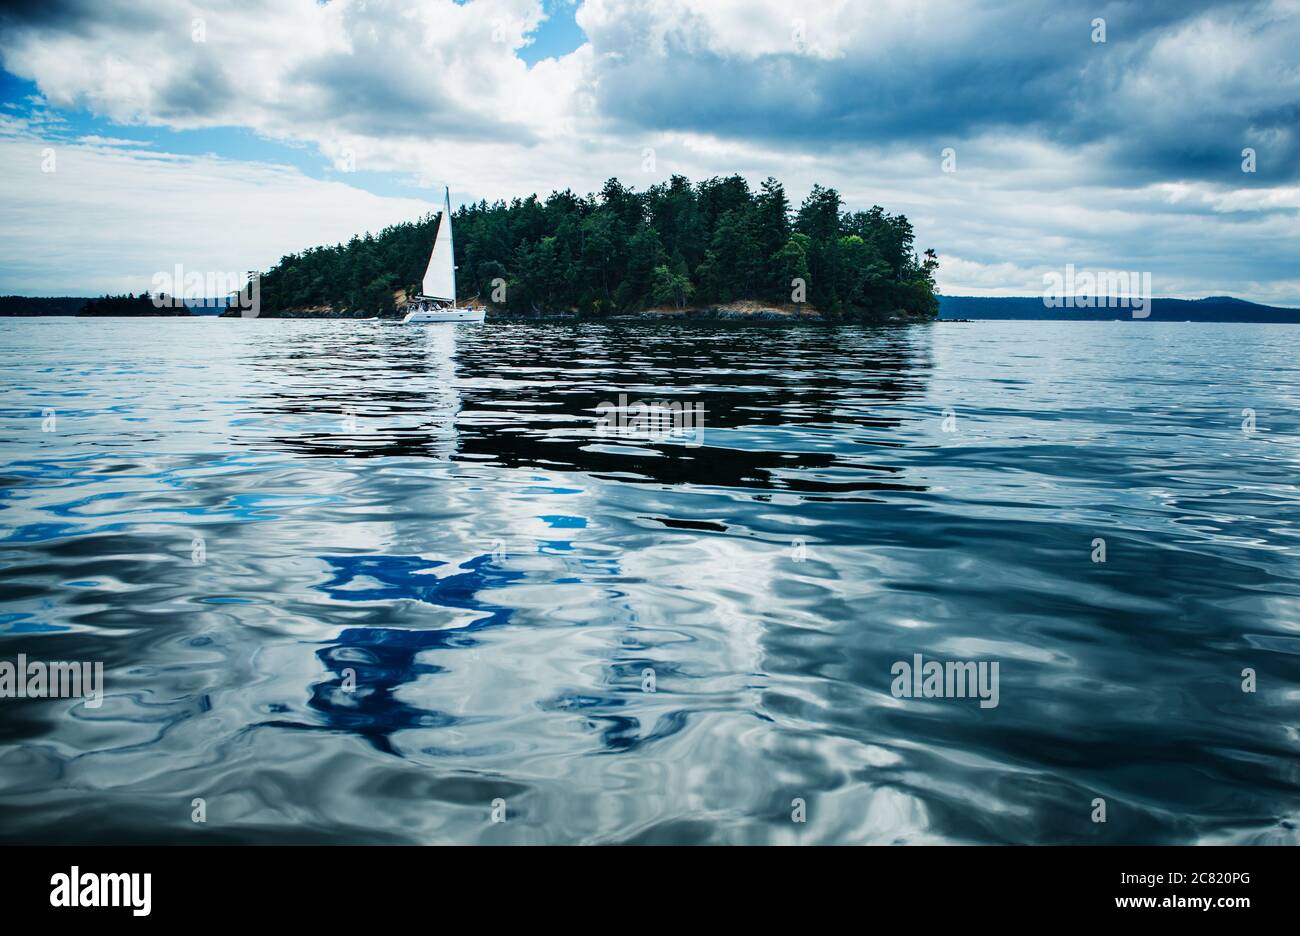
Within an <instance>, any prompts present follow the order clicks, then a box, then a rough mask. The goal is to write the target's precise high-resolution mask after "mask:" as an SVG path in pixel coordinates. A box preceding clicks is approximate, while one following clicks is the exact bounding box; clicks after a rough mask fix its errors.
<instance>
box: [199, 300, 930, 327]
mask: <svg viewBox="0 0 1300 936" xmlns="http://www.w3.org/2000/svg"><path fill="white" fill-rule="evenodd" d="M241 315H242V313H241V311H240V310H239V309H230V310H228V311H226V312H223V313H222V317H223V318H239V317H241ZM258 317H259V318H291V319H352V320H364V319H376V318H379V319H385V320H398V319H400V318H401V315H400V314H399V313H395V312H394V313H390V314H386V315H379V316H376V315H374V314H372V313H368V312H351V311H336V310H334V309H330V308H327V307H317V308H310V309H284V310H280V311H277V312H270V313H264V314H262V315H261V316H258ZM487 321H489V322H629V321H634V322H700V323H708V322H764V323H779V324H830V323H843V324H889V323H896V324H903V323H907V322H920V321H929V319H922V318H918V317H915V316H910V315H908V314H907V313H906V312H904V311H902V310H901V309H899V310H894V311H892V312H887V313H879V312H865V311H859V312H853V313H848V314H845V315H842V316H831V315H827V314H825V313H823V312H822V311H821V310H819V309H816V308H813V307H812V306H808V305H802V306H796V305H787V306H780V305H773V304H769V303H760V302H748V301H746V302H732V303H727V304H725V305H708V306H690V307H686V308H682V309H675V308H661V309H646V310H643V311H641V312H632V313H624V314H620V315H611V316H587V315H582V314H581V313H580V312H578V310H576V309H565V310H559V311H555V312H539V313H536V314H520V313H517V312H504V311H502V312H498V311H496V310H494V309H492V308H491V307H490V306H489V307H488V311H487Z"/></svg>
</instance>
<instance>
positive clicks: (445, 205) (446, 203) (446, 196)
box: [442, 185, 456, 309]
mask: <svg viewBox="0 0 1300 936" xmlns="http://www.w3.org/2000/svg"><path fill="white" fill-rule="evenodd" d="M442 210H443V211H445V212H447V246H448V247H451V246H452V244H454V243H455V242H454V241H453V240H452V236H451V189H450V188H448V187H447V186H445V185H444V186H443V187H442ZM451 307H452V308H453V309H454V308H456V250H455V248H454V247H453V248H452V251H451Z"/></svg>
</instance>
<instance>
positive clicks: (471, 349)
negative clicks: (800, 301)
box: [246, 325, 931, 498]
mask: <svg viewBox="0 0 1300 936" xmlns="http://www.w3.org/2000/svg"><path fill="white" fill-rule="evenodd" d="M375 336H379V337H375ZM330 355H333V357H332V358H331V359H329V360H323V358H326V357H329V356H330ZM254 366H255V367H265V368H272V369H274V370H275V373H276V374H277V380H276V382H275V385H274V386H273V387H272V388H271V389H270V390H269V392H265V393H263V394H260V395H258V396H257V397H256V398H255V401H254V404H253V406H252V407H251V412H252V414H254V415H256V416H267V417H270V419H269V423H270V426H269V427H268V426H266V425H265V424H264V423H263V421H261V420H254V423H255V426H254V428H253V429H250V431H249V432H248V434H247V439H246V441H247V442H248V444H251V445H255V446H257V447H259V448H267V449H274V450H277V451H283V452H289V453H293V454H299V455H323V456H335V457H349V458H373V457H381V456H394V457H433V458H441V459H446V458H452V459H455V460H460V461H472V462H475V463H478V464H484V465H492V466H499V467H504V468H528V469H538V470H542V471H580V472H584V473H587V474H592V475H597V476H600V477H603V478H611V479H618V480H623V481H628V482H632V483H636V482H653V483H659V484H693V485H714V486H724V487H743V488H746V489H764V488H767V489H772V490H783V491H791V492H795V493H801V494H804V495H807V496H810V497H814V498H815V497H818V496H825V497H834V496H836V495H840V494H844V493H850V492H853V491H882V490H916V488H914V487H911V486H909V485H908V484H906V483H905V482H904V481H903V478H902V474H903V469H902V468H901V467H899V466H896V465H891V464H887V463H884V462H883V461H882V460H879V459H877V460H871V459H869V458H865V457H863V456H862V455H861V454H859V453H855V452H851V451H846V450H845V444H844V443H843V441H841V443H840V444H839V445H838V446H837V449H836V450H834V451H831V450H820V451H801V450H798V449H793V448H791V449H787V448H786V447H784V446H783V445H782V444H781V443H782V440H781V438H780V437H779V435H778V434H776V433H773V432H768V431H767V430H780V429H785V428H793V429H802V430H807V429H817V428H819V427H825V428H832V427H833V428H835V429H836V430H837V431H838V432H839V433H840V434H841V436H842V435H843V433H844V431H845V429H846V428H848V429H849V430H850V431H851V430H852V429H855V428H860V429H862V430H864V432H863V437H862V438H860V439H856V440H854V442H855V443H856V444H858V445H860V446H862V447H863V448H864V449H865V450H870V449H873V448H874V449H888V448H889V447H890V446H891V445H893V444H894V443H892V442H891V441H890V440H889V439H887V438H884V439H882V438H881V433H880V430H889V429H892V428H895V427H897V426H898V425H900V423H901V420H900V419H899V417H897V416H896V415H894V413H893V412H892V408H893V407H894V406H896V405H898V404H902V403H907V402H913V401H917V400H919V399H921V398H922V396H923V394H924V391H925V386H926V382H927V380H928V377H929V372H930V368H931V363H930V357H929V330H928V329H925V328H898V329H879V330H865V329H829V328H815V327H801V328H744V329H734V330H710V329H703V328H701V329H692V328H682V327H680V326H675V327H672V328H656V327H651V326H639V327H638V326H634V327H629V328H619V327H615V326H608V325H592V326H587V327H585V328H584V327H583V326H552V327H540V326H530V327H528V328H520V327H517V326H509V325H498V326H495V327H486V328H478V329H464V330H457V329H455V328H454V327H447V326H433V327H429V328H424V329H413V328H411V327H410V326H405V327H403V326H398V325H389V326H384V327H382V328H378V329H375V330H374V334H373V335H372V336H371V338H370V340H368V341H365V342H357V343H349V342H347V341H336V342H335V343H333V344H332V345H329V346H326V347H325V348H323V349H317V348H315V347H313V348H311V349H309V350H304V351H303V352H302V353H298V352H294V353H292V354H290V355H288V356H268V357H266V358H265V359H260V360H258V361H256V362H254ZM620 394H626V395H627V397H628V399H629V400H632V401H644V402H650V401H664V402H673V401H677V402H685V403H700V404H702V405H703V407H704V410H705V415H704V437H703V438H704V445H703V446H702V447H691V446H687V445H684V444H682V442H681V440H660V441H655V440H647V439H644V438H624V437H620V436H618V435H615V434H608V435H602V434H601V433H600V432H599V431H598V428H597V425H596V422H597V419H598V417H599V414H600V410H599V409H598V408H599V407H600V406H601V404H602V403H603V404H610V403H613V402H615V401H617V400H618V397H619V395H620ZM348 409H351V410H353V411H355V423H356V427H357V428H356V430H355V431H351V430H349V429H347V428H346V417H345V415H344V414H345V410H348ZM285 417H289V419H288V420H287V421H286V419H285ZM313 418H314V419H315V420H316V421H315V422H314V423H312V422H311V420H312V419H313ZM294 419H298V420H299V421H300V422H299V423H298V424H297V425H298V426H299V427H300V428H299V429H298V431H290V432H285V431H284V430H285V429H286V428H287V429H290V430H292V429H294V428H295V423H294ZM720 430H744V437H743V438H742V437H739V436H738V435H737V434H735V433H731V434H727V435H724V434H721V433H720V432H719V431H720ZM710 432H713V433H714V435H713V437H712V438H710ZM772 435H775V436H776V437H774V438H771V439H770V440H769V439H765V438H764V437H765V436H772ZM800 443H802V444H806V440H800Z"/></svg>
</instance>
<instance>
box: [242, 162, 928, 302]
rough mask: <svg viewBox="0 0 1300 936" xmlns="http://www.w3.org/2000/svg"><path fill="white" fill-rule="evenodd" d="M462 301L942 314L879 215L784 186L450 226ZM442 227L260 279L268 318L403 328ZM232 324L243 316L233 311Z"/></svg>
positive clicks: (475, 219)
mask: <svg viewBox="0 0 1300 936" xmlns="http://www.w3.org/2000/svg"><path fill="white" fill-rule="evenodd" d="M452 222H453V227H454V231H455V235H454V237H453V244H454V247H455V261H456V265H457V269H458V273H457V292H458V299H460V300H461V301H469V300H473V301H475V302H476V303H478V304H482V305H485V306H486V307H487V308H488V309H489V311H490V313H492V314H498V315H524V316H533V315H576V316H581V317H594V318H604V317H609V316H614V315H626V314H636V313H645V312H646V311H647V310H656V311H659V312H673V311H677V312H692V313H697V314H698V313H705V314H707V313H710V312H712V313H717V312H719V310H722V311H723V312H725V311H726V310H727V309H728V308H732V309H735V308H744V309H749V310H754V309H760V310H761V309H767V310H770V311H772V312H773V313H776V314H798V313H804V314H807V315H815V316H817V317H819V318H822V319H827V320H832V321H835V320H864V319H882V318H895V319H928V318H933V317H934V316H935V315H937V313H938V301H937V299H936V297H935V292H934V289H935V283H934V271H935V269H936V267H937V266H938V260H937V259H936V257H935V254H934V251H932V250H926V251H925V252H924V254H923V255H919V256H918V254H917V253H916V250H915V246H914V240H915V237H914V234H913V231H912V225H911V223H910V222H909V221H908V220H907V218H906V217H905V216H903V215H901V214H899V215H891V214H888V213H887V212H885V211H884V209H882V208H880V207H879V206H876V207H873V208H871V209H870V210H868V211H853V212H849V211H846V210H845V207H844V203H843V200H842V199H841V197H840V195H839V193H838V192H837V191H836V190H835V189H832V188H824V187H822V186H820V185H815V186H814V187H813V189H812V191H811V192H810V193H809V195H808V197H807V198H805V199H804V201H803V203H802V204H801V205H800V207H799V208H798V210H797V211H796V210H794V209H793V208H792V206H791V204H790V202H789V199H788V198H787V197H786V193H785V189H784V187H783V186H782V185H781V183H779V182H777V181H776V180H775V179H771V178H769V179H768V180H767V181H765V182H763V183H762V185H761V186H760V187H759V188H758V190H757V191H755V190H752V189H751V188H750V186H749V184H748V183H747V182H746V181H745V179H743V178H742V177H740V176H738V175H733V176H729V177H726V178H712V179H707V180H705V181H703V182H699V183H695V184H692V183H691V182H690V181H689V180H688V179H686V178H685V177H683V176H673V177H672V178H671V179H670V180H669V181H667V182H664V183H660V184H657V185H653V186H650V187H649V188H648V189H646V190H645V191H643V192H637V191H634V190H632V189H630V188H628V187H626V186H624V185H623V183H621V182H620V181H618V179H610V180H609V181H608V182H606V183H605V186H604V187H603V188H602V189H601V191H600V193H599V194H592V195H587V196H586V197H581V196H578V195H575V194H574V193H573V192H572V191H569V190H565V191H563V192H552V193H551V195H550V196H548V197H547V198H546V199H545V200H542V199H539V198H538V197H537V196H536V195H531V196H529V197H528V198H522V199H521V198H516V199H513V200H512V201H510V202H509V203H507V202H505V201H497V202H494V203H492V204H488V203H487V202H486V201H480V202H479V203H477V204H473V205H464V206H462V207H460V208H459V209H457V210H456V211H455V212H454V213H453V214H452ZM436 228H437V215H436V214H432V213H431V214H428V215H426V216H424V217H423V218H421V219H420V220H419V221H416V222H411V223H403V224H397V225H393V226H391V227H388V228H385V229H384V230H383V231H381V232H380V233H379V234H378V235H372V234H369V233H367V234H366V235H365V236H364V237H360V236H358V237H353V238H352V240H350V241H349V242H348V243H347V244H339V245H337V246H333V247H313V248H309V249H307V250H305V251H303V252H302V253H299V254H292V255H290V256H287V257H284V258H282V259H281V260H280V262H279V263H278V264H276V265H275V266H274V267H273V268H272V269H270V270H268V271H267V272H266V273H264V274H262V276H261V281H260V289H261V315H262V316H264V317H275V316H278V315H323V316H336V315H348V314H361V315H381V316H383V315H392V314H395V313H396V305H397V304H398V303H400V302H401V301H402V300H403V299H404V297H405V296H407V295H414V294H415V293H416V292H417V291H418V284H419V282H420V279H421V277H422V276H423V274H424V269H425V265H426V264H427V263H428V259H429V250H430V247H431V245H432V243H433V238H434V232H435V230H436ZM226 314H228V315H238V314H239V312H238V311H237V310H231V311H230V312H228V313H226Z"/></svg>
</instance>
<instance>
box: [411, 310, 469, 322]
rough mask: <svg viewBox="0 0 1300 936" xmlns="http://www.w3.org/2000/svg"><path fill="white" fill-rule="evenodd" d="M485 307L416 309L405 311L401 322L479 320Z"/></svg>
mask: <svg viewBox="0 0 1300 936" xmlns="http://www.w3.org/2000/svg"><path fill="white" fill-rule="evenodd" d="M485 312H486V310H485V309H416V310H415V311H414V312H408V313H406V317H405V318H403V319H402V322H403V323H407V322H409V323H411V324H414V325H419V324H422V323H424V322H481V321H483V315H484V313H485Z"/></svg>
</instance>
